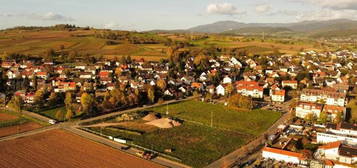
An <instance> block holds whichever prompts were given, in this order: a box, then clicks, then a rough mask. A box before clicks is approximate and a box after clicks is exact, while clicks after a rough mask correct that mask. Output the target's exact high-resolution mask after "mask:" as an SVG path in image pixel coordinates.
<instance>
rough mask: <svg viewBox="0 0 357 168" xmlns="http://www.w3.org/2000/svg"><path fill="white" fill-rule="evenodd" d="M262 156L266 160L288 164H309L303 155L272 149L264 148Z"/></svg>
mask: <svg viewBox="0 0 357 168" xmlns="http://www.w3.org/2000/svg"><path fill="white" fill-rule="evenodd" d="M262 156H263V158H266V159H274V160H277V161H284V162H287V163H294V164H299V165H306V164H307V158H306V157H305V156H304V155H303V154H302V153H297V152H291V151H286V150H281V149H276V148H271V147H264V148H263V153H262Z"/></svg>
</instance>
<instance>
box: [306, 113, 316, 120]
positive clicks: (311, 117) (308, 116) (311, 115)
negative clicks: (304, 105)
mask: <svg viewBox="0 0 357 168" xmlns="http://www.w3.org/2000/svg"><path fill="white" fill-rule="evenodd" d="M313 119H314V115H313V114H312V113H309V114H307V115H306V116H305V120H306V121H312V120H313Z"/></svg>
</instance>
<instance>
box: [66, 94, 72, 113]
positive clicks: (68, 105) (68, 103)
mask: <svg viewBox="0 0 357 168" xmlns="http://www.w3.org/2000/svg"><path fill="white" fill-rule="evenodd" d="M64 104H65V105H66V109H69V108H71V106H72V93H71V92H67V93H66V98H65V99H64Z"/></svg>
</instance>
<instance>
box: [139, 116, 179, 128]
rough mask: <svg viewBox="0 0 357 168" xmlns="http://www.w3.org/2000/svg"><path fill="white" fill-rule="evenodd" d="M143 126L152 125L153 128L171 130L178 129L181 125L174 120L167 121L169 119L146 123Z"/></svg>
mask: <svg viewBox="0 0 357 168" xmlns="http://www.w3.org/2000/svg"><path fill="white" fill-rule="evenodd" d="M145 124H148V125H153V126H156V127H159V128H172V127H178V126H180V125H181V123H179V122H177V121H175V120H172V119H169V118H161V119H157V120H153V121H150V122H147V123H145Z"/></svg>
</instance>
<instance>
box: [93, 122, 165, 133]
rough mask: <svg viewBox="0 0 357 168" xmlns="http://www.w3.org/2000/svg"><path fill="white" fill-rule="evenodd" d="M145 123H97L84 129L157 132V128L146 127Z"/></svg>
mask: <svg viewBox="0 0 357 168" xmlns="http://www.w3.org/2000/svg"><path fill="white" fill-rule="evenodd" d="M144 123H145V122H140V121H129V122H120V123H99V124H93V125H88V126H86V127H115V126H120V127H125V128H129V129H133V130H138V131H144V132H147V133H148V132H153V131H155V130H157V129H158V128H157V127H155V126H152V125H147V124H144Z"/></svg>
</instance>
